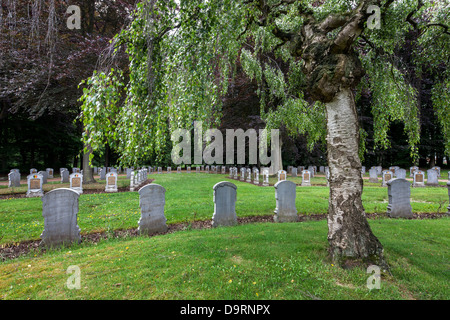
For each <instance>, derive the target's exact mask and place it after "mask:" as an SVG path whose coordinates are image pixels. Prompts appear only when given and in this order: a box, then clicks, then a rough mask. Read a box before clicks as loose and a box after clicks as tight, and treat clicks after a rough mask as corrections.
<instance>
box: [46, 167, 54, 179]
mask: <svg viewBox="0 0 450 320" xmlns="http://www.w3.org/2000/svg"><path fill="white" fill-rule="evenodd" d="M45 171H47V178H49V179H53V168H47V169H45Z"/></svg>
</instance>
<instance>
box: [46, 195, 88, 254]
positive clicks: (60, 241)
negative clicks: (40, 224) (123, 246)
mask: <svg viewBox="0 0 450 320" xmlns="http://www.w3.org/2000/svg"><path fill="white" fill-rule="evenodd" d="M79 197H80V195H79V194H78V192H76V191H74V190H72V189H67V188H60V189H54V190H52V191H50V192H47V193H46V194H45V196H43V198H42V216H43V217H44V231H43V232H42V234H41V236H40V237H41V239H42V242H41V244H42V245H44V246H50V247H51V246H60V245H64V244H71V243H74V242H77V243H80V242H81V236H80V231H81V230H80V228H79V227H78V224H77V217H78V199H79Z"/></svg>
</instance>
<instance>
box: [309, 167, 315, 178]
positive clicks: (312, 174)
mask: <svg viewBox="0 0 450 320" xmlns="http://www.w3.org/2000/svg"><path fill="white" fill-rule="evenodd" d="M308 171H309V174H310V177H311V178H314V173H315V172H314V167H313V166H309V167H308Z"/></svg>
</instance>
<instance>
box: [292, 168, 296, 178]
mask: <svg viewBox="0 0 450 320" xmlns="http://www.w3.org/2000/svg"><path fill="white" fill-rule="evenodd" d="M291 176H292V177H296V176H297V168H295V167H293V168H292V169H291Z"/></svg>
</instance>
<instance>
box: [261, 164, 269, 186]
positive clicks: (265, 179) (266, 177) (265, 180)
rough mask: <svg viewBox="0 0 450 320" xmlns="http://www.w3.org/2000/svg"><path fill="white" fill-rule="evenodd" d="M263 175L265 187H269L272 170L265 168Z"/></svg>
mask: <svg viewBox="0 0 450 320" xmlns="http://www.w3.org/2000/svg"><path fill="white" fill-rule="evenodd" d="M262 174H263V183H262V185H263V186H268V185H269V175H270V169H269V168H264V169H263V171H262Z"/></svg>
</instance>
